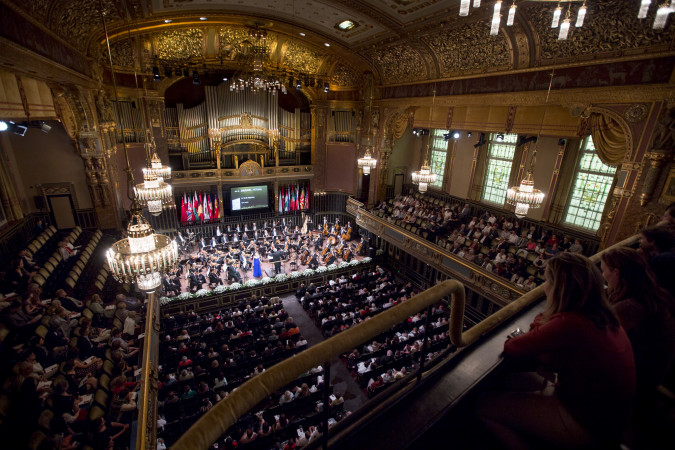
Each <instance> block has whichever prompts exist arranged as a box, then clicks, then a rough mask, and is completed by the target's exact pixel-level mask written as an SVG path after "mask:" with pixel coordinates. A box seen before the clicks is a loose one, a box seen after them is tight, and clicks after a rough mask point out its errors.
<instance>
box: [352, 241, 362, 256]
mask: <svg viewBox="0 0 675 450" xmlns="http://www.w3.org/2000/svg"><path fill="white" fill-rule="evenodd" d="M362 249H363V241H361V242H359V245H357V246H356V250H354V251H355V252H356V253H357V254H359V255H360V254H361V250H362Z"/></svg>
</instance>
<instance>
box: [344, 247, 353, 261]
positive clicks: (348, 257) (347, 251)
mask: <svg viewBox="0 0 675 450" xmlns="http://www.w3.org/2000/svg"><path fill="white" fill-rule="evenodd" d="M351 259H352V251H351V249H350V248H349V247H346V248H345V249H344V251H343V252H342V260H343V261H347V262H349V261H351Z"/></svg>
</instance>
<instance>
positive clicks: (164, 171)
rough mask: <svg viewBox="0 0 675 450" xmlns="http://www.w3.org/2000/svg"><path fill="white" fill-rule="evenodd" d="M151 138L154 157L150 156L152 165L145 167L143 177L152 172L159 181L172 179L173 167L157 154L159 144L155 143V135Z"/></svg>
mask: <svg viewBox="0 0 675 450" xmlns="http://www.w3.org/2000/svg"><path fill="white" fill-rule="evenodd" d="M151 139H152V141H151V144H150V148H151V151H152V158H150V166H149V167H144V168H143V179H145V178H146V177H147V176H149V175H150V174H151V173H152V174H154V175H155V177H157V181H164V180H170V179H171V167H169V166H165V165H163V164H162V160H161V159H159V155H158V154H157V145H156V144H155V138H154V136H153V137H152V138H151Z"/></svg>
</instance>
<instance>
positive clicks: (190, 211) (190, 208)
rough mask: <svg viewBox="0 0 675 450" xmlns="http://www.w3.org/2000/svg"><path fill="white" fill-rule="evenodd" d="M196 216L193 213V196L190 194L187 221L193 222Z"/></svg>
mask: <svg viewBox="0 0 675 450" xmlns="http://www.w3.org/2000/svg"><path fill="white" fill-rule="evenodd" d="M194 218H195V216H194V214H193V213H192V198H191V197H190V196H189V195H188V198H187V221H188V222H192V220H194Z"/></svg>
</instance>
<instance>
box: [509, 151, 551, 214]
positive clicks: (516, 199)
mask: <svg viewBox="0 0 675 450" xmlns="http://www.w3.org/2000/svg"><path fill="white" fill-rule="evenodd" d="M536 156H537V147H536V144H535V148H534V152H533V153H532V161H531V162H530V168H529V169H527V175H526V176H525V178H523V180H522V181H521V182H520V186H513V187H511V188H509V189H508V190H507V191H506V203H508V204H509V205H513V206H515V207H516V211H515V213H516V217H518V218H519V219H522V218H523V217H525V216H526V215H527V212H528V211H529V209H530V208H539V207H540V206H541V204H542V203H543V202H544V196H545V195H544V193H543V192H541V191H540V190H539V189H535V188H534V177H533V172H534V161H535V158H536Z"/></svg>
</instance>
